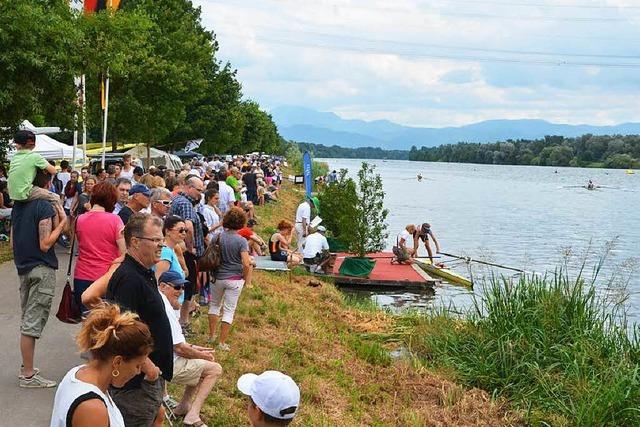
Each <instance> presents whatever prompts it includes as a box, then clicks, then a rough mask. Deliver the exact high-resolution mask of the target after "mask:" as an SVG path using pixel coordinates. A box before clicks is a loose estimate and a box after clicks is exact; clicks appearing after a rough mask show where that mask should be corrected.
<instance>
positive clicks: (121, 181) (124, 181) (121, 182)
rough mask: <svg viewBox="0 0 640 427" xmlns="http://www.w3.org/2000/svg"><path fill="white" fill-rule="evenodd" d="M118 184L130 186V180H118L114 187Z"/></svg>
mask: <svg viewBox="0 0 640 427" xmlns="http://www.w3.org/2000/svg"><path fill="white" fill-rule="evenodd" d="M120 184H129V185H131V180H130V179H129V178H118V179H116V187H117V186H118V185H120Z"/></svg>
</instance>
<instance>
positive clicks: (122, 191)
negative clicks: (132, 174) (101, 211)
mask: <svg viewBox="0 0 640 427" xmlns="http://www.w3.org/2000/svg"><path fill="white" fill-rule="evenodd" d="M116 190H118V201H117V202H116V207H115V208H113V213H114V214H116V215H118V214H119V213H120V211H121V210H122V208H124V207H125V206H127V203H128V202H129V190H131V180H130V179H129V178H123V177H121V178H118V180H117V181H116Z"/></svg>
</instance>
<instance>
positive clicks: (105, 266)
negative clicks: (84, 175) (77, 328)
mask: <svg viewBox="0 0 640 427" xmlns="http://www.w3.org/2000/svg"><path fill="white" fill-rule="evenodd" d="M117 201H118V191H117V190H116V187H114V186H113V184H110V183H108V182H100V183H98V184H96V185H95V187H93V192H92V193H91V201H90V204H91V210H89V211H88V212H86V213H84V214H82V215H80V216H79V217H78V219H77V222H76V239H77V241H78V260H77V262H76V268H75V270H74V274H73V294H74V297H75V299H76V301H77V302H78V304H79V306H80V307H81V309H82V311H83V312H84V311H86V310H87V309H86V308H85V307H84V306H83V305H82V299H81V297H82V293H83V292H84V291H85V290H86V289H87V288H88V287H89V285H91V283H93V282H94V281H95V280H97V279H98V278H100V277H101V276H102V275H104V274H105V273H106V272H107V270H109V267H110V266H111V263H112V262H113V260H114V259H116V258H117V257H119V256H120V255H121V254H123V253H124V251H125V244H124V236H123V234H122V230H123V229H124V224H123V223H122V220H121V219H120V217H119V216H118V215H116V214H114V213H113V209H114V207H115V205H116V202H117Z"/></svg>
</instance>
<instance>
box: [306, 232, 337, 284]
mask: <svg viewBox="0 0 640 427" xmlns="http://www.w3.org/2000/svg"><path fill="white" fill-rule="evenodd" d="M326 231H327V229H326V228H324V226H322V225H320V226H318V228H316V231H315V232H314V233H312V234H310V235H308V236H307V240H306V241H305V243H304V251H303V252H302V259H303V261H304V263H305V264H306V265H308V266H309V269H310V271H311V272H312V273H316V274H325V273H326V272H325V271H324V270H323V267H325V265H326V264H327V263H328V262H329V261H330V260H331V254H330V253H329V242H328V241H327V238H326V237H325V236H324V233H326Z"/></svg>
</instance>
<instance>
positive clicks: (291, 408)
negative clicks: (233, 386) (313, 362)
mask: <svg viewBox="0 0 640 427" xmlns="http://www.w3.org/2000/svg"><path fill="white" fill-rule="evenodd" d="M238 390H240V391H241V392H242V393H243V394H244V395H246V396H248V397H249V404H248V406H247V414H248V415H249V421H251V425H252V426H253V427H269V426H286V425H288V424H289V423H290V422H291V420H293V417H295V416H296V413H297V412H298V407H299V406H300V388H299V387H298V385H297V384H296V383H295V381H293V379H292V378H291V377H290V376H288V375H285V374H283V373H282V372H278V371H265V372H263V373H261V374H260V375H256V374H244V375H242V376H241V377H240V378H238Z"/></svg>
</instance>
